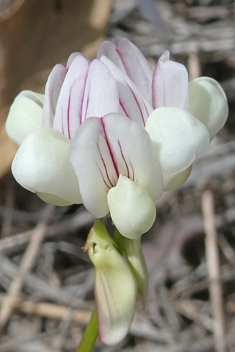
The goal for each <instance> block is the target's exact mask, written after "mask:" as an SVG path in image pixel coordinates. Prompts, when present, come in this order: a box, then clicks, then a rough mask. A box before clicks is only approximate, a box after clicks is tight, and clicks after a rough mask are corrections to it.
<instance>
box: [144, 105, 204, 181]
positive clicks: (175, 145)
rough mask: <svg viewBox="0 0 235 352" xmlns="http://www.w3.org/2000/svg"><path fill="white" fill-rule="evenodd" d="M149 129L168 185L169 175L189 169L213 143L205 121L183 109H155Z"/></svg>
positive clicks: (147, 127)
mask: <svg viewBox="0 0 235 352" xmlns="http://www.w3.org/2000/svg"><path fill="white" fill-rule="evenodd" d="M146 130H147V132H148V133H149V135H150V138H151V139H152V141H153V143H154V146H155V151H156V154H157V156H158V158H159V162H160V165H161V167H162V170H163V175H164V180H165V184H166V182H167V183H168V181H169V176H170V175H174V174H177V173H179V172H181V171H183V170H185V169H187V168H188V167H189V166H190V165H191V164H192V163H193V162H194V161H195V159H196V158H199V157H200V156H201V155H202V154H203V153H204V152H205V151H206V150H207V148H208V146H209V142H210V138H209V134H208V131H207V129H206V128H205V126H204V125H203V123H201V122H200V121H199V120H198V119H197V118H195V117H194V116H193V115H192V114H190V113H189V112H188V111H186V110H183V109H180V108H169V107H168V108H158V109H156V110H154V112H153V113H152V114H151V115H150V116H149V119H148V121H147V124H146Z"/></svg>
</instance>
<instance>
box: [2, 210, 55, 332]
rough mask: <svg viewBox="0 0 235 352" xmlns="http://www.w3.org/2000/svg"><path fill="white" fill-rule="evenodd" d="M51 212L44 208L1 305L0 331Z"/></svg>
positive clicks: (35, 252) (36, 249)
mask: <svg viewBox="0 0 235 352" xmlns="http://www.w3.org/2000/svg"><path fill="white" fill-rule="evenodd" d="M53 211H54V206H51V205H49V206H47V207H46V209H45V211H44V214H43V216H42V220H41V221H40V222H39V223H38V226H37V227H36V228H35V232H34V234H33V236H32V237H31V240H30V242H29V244H28V247H27V249H26V251H25V254H24V256H23V259H22V261H21V264H20V268H19V272H18V275H17V276H16V277H15V278H14V280H13V281H12V283H11V285H10V287H9V290H8V294H7V296H6V298H5V301H4V304H3V305H2V309H1V312H0V331H1V330H2V328H3V327H4V326H5V324H6V323H7V321H8V319H9V317H10V315H11V312H12V309H13V307H14V303H15V300H16V298H17V296H18V294H19V292H20V291H21V288H22V286H23V283H24V277H25V275H26V274H27V272H28V271H29V270H30V269H31V267H32V265H33V263H34V261H35V258H36V256H37V253H38V250H39V248H40V246H41V243H42V241H43V239H44V237H45V234H46V228H47V223H48V221H49V220H50V218H51V215H52V213H53Z"/></svg>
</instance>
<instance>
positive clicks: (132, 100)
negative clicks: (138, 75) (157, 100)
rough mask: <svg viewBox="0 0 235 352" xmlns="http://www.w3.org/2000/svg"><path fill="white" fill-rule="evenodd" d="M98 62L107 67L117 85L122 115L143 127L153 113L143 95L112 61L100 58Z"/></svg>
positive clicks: (103, 57)
mask: <svg viewBox="0 0 235 352" xmlns="http://www.w3.org/2000/svg"><path fill="white" fill-rule="evenodd" d="M100 60H101V61H102V62H103V63H104V64H105V65H106V66H108V68H109V69H110V72H111V73H112V75H113V77H114V79H115V80H116V82H117V85H118V91H119V99H120V106H121V108H122V111H123V113H124V114H125V115H126V116H127V117H129V118H130V119H131V120H133V121H135V122H136V123H137V124H139V125H142V126H145V123H146V120H147V119H148V116H149V115H150V114H151V112H152V111H153V108H152V106H151V105H150V104H149V103H148V101H147V100H146V99H145V97H144V96H143V94H142V93H141V92H140V90H139V89H138V88H137V86H136V85H135V84H134V83H133V82H132V80H131V79H130V78H129V77H128V76H127V75H126V74H125V73H123V72H122V71H121V70H120V69H119V68H118V67H117V66H116V65H115V64H114V63H113V62H112V61H110V60H109V59H108V58H107V57H105V56H102V57H101V58H100Z"/></svg>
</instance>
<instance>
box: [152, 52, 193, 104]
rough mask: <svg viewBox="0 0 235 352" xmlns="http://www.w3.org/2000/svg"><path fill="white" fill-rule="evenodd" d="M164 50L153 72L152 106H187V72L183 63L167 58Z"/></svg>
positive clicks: (167, 55) (167, 53) (167, 54)
mask: <svg viewBox="0 0 235 352" xmlns="http://www.w3.org/2000/svg"><path fill="white" fill-rule="evenodd" d="M169 55H170V54H169V51H166V52H165V53H164V54H163V55H162V56H161V57H160V59H159V61H158V64H157V66H156V67H155V69H154V72H153V83H152V89H153V107H154V109H156V108H159V107H177V108H182V109H186V110H187V108H188V72H187V70H186V68H185V66H184V65H182V64H179V63H177V62H174V61H171V60H170V59H169Z"/></svg>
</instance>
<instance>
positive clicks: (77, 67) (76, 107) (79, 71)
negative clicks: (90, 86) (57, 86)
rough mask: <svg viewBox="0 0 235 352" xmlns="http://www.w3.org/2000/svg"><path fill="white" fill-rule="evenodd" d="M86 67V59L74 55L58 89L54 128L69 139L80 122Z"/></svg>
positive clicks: (87, 63) (87, 65) (87, 64)
mask: <svg viewBox="0 0 235 352" xmlns="http://www.w3.org/2000/svg"><path fill="white" fill-rule="evenodd" d="M88 69H89V62H88V60H87V59H86V58H85V57H84V56H83V55H81V54H79V55H77V56H75V58H74V59H73V61H72V63H71V66H70V68H69V70H68V73H67V75H66V77H65V80H64V83H63V86H62V88H61V91H60V95H59V99H58V103H57V106H56V113H55V120H54V128H55V129H57V130H58V131H60V132H61V133H63V134H64V135H65V136H66V137H68V138H69V139H73V137H74V135H75V133H76V132H77V130H78V127H79V125H80V124H81V123H82V105H83V97H84V92H85V86H86V80H87V74H88Z"/></svg>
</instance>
